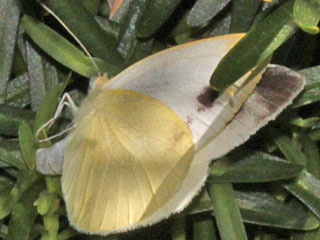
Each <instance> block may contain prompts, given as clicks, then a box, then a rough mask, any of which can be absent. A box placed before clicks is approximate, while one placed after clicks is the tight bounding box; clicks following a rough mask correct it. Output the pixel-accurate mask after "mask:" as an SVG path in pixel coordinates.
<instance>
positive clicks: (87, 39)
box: [46, 0, 122, 65]
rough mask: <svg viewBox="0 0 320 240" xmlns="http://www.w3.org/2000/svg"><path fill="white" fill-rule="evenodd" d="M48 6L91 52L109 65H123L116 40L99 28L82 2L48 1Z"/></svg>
mask: <svg viewBox="0 0 320 240" xmlns="http://www.w3.org/2000/svg"><path fill="white" fill-rule="evenodd" d="M46 5H47V6H48V7H49V8H50V9H51V10H52V11H53V12H54V13H55V14H56V15H57V16H58V17H59V18H60V19H61V21H62V22H63V23H64V24H65V25H66V26H67V27H68V28H69V29H70V30H71V31H72V33H73V34H74V35H75V36H77V38H79V40H80V41H81V42H82V44H83V45H84V46H85V47H86V48H87V49H88V50H89V52H92V53H93V54H94V55H95V56H96V57H98V58H100V59H103V60H104V61H106V62H107V63H109V64H114V65H117V64H121V62H122V57H121V55H120V54H119V52H118V51H117V48H116V45H117V42H116V39H115V38H114V36H113V35H111V34H108V33H107V32H105V31H104V30H103V29H102V28H101V27H100V26H99V24H98V23H97V22H96V21H95V19H94V17H93V15H92V14H91V13H90V12H89V11H88V10H87V9H86V8H85V7H84V6H83V4H82V3H81V2H79V1H78V0H68V1H64V0H48V1H46ZM79 13H81V14H79Z"/></svg>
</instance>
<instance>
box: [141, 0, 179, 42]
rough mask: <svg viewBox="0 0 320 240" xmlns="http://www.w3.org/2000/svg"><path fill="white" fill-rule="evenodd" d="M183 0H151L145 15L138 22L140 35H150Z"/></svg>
mask: <svg viewBox="0 0 320 240" xmlns="http://www.w3.org/2000/svg"><path fill="white" fill-rule="evenodd" d="M180 2H181V0H158V1H149V2H148V3H147V7H146V9H145V10H144V12H143V15H142V16H141V17H140V19H139V20H138V22H137V34H138V36H139V37H142V38H143V37H149V36H151V35H152V34H153V33H155V32H156V31H157V30H158V29H159V28H160V27H161V26H162V25H163V24H164V22H165V21H166V20H167V19H168V18H169V17H170V16H171V14H172V13H173V12H174V10H175V9H176V7H177V6H178V5H179V3H180Z"/></svg>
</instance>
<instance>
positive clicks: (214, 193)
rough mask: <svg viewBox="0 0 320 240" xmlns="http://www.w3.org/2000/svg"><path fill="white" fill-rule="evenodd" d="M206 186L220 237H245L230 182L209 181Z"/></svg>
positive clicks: (239, 238)
mask: <svg viewBox="0 0 320 240" xmlns="http://www.w3.org/2000/svg"><path fill="white" fill-rule="evenodd" d="M208 188H209V194H210V198H211V202H212V205H213V209H214V214H215V217H216V220H217V225H218V229H219V233H220V236H221V238H222V239H228V240H233V239H234V240H242V239H243V240H245V239H247V235H246V232H245V229H244V226H243V223H242V219H241V215H240V210H239V207H238V204H237V202H236V199H235V196H234V192H233V189H232V185H231V184H230V183H210V184H209V186H208Z"/></svg>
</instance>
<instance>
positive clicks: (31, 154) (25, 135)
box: [19, 122, 36, 170]
mask: <svg viewBox="0 0 320 240" xmlns="http://www.w3.org/2000/svg"><path fill="white" fill-rule="evenodd" d="M19 142H20V148H21V152H22V156H23V159H24V161H25V163H26V165H27V166H28V168H29V169H30V170H34V169H35V157H36V147H35V144H34V136H33V133H32V130H31V128H30V127H29V125H28V124H26V123H25V122H22V123H21V124H20V127H19Z"/></svg>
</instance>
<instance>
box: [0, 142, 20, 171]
mask: <svg viewBox="0 0 320 240" xmlns="http://www.w3.org/2000/svg"><path fill="white" fill-rule="evenodd" d="M0 161H3V162H5V163H8V164H9V165H11V166H14V167H16V168H18V169H26V165H25V164H24V162H23V161H21V160H20V159H18V158H16V157H15V156H14V155H13V154H11V153H10V152H9V151H7V150H6V149H4V148H2V147H0Z"/></svg>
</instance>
